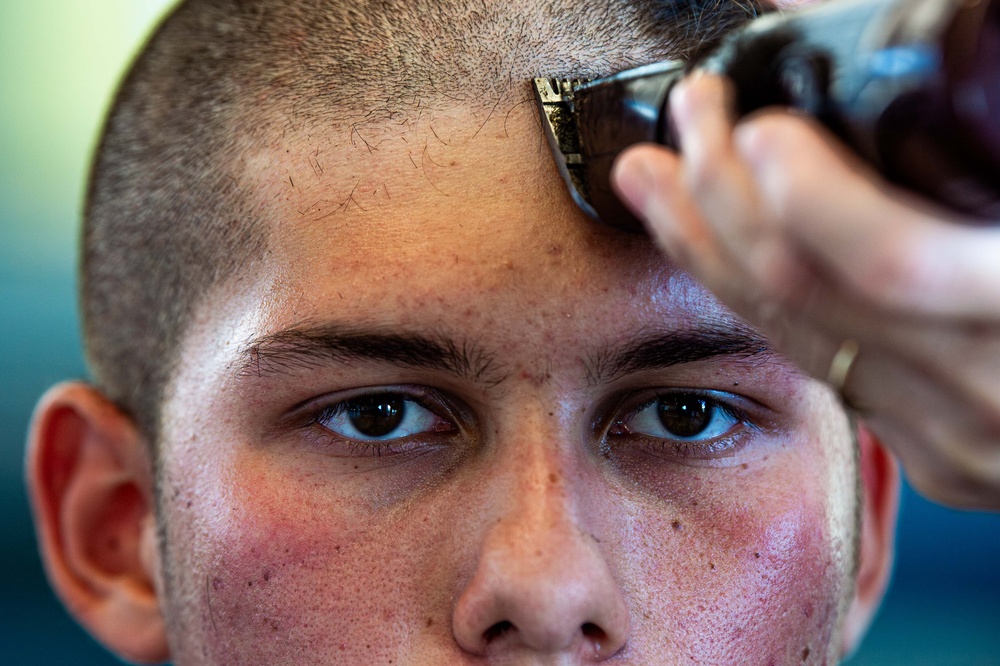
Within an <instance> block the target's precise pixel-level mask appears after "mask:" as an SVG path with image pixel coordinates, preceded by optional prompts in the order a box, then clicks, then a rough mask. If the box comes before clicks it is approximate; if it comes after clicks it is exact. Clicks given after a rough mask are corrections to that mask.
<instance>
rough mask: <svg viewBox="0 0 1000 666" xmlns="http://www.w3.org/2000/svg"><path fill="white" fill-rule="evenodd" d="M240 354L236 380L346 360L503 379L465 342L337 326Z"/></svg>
mask: <svg viewBox="0 0 1000 666" xmlns="http://www.w3.org/2000/svg"><path fill="white" fill-rule="evenodd" d="M242 352H243V353H242V356H243V363H242V366H241V367H240V375H256V376H257V377H263V376H266V375H272V374H282V373H288V372H293V371H295V370H307V369H310V368H315V367H320V366H323V365H328V364H330V363H331V362H334V363H336V362H341V363H346V362H351V361H378V362H383V363H391V364H394V365H398V366H405V367H410V368H420V369H431V370H443V371H445V372H448V373H451V374H454V375H457V376H459V377H462V378H464V379H468V380H470V381H473V382H476V383H481V384H485V385H487V386H495V385H497V384H499V383H500V382H502V381H503V379H504V377H505V375H504V373H502V372H501V371H500V369H499V366H498V363H497V362H496V358H495V357H494V356H493V355H491V354H488V353H486V351H485V350H483V349H482V348H481V347H479V346H478V345H475V344H472V343H470V342H461V343H459V342H456V341H455V340H453V339H451V338H447V337H445V336H441V335H418V334H414V333H400V332H397V331H387V330H380V329H378V328H375V329H371V328H366V329H361V328H357V327H352V326H344V325H336V324H330V325H320V326H310V325H299V326H295V327H292V328H288V329H284V330H282V331H279V332H277V333H272V334H269V335H265V336H262V337H260V338H256V339H254V340H252V341H250V342H249V343H247V344H246V345H244V347H243V350H242Z"/></svg>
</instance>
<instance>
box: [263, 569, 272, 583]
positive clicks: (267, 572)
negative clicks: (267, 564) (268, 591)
mask: <svg viewBox="0 0 1000 666" xmlns="http://www.w3.org/2000/svg"><path fill="white" fill-rule="evenodd" d="M269 580H271V572H270V571H267V570H265V571H264V582H267V581H269Z"/></svg>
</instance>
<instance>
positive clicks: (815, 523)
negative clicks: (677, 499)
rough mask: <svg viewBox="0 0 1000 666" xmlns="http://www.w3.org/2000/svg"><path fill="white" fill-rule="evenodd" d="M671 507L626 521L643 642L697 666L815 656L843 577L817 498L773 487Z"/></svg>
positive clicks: (823, 643) (828, 631) (822, 651)
mask: <svg viewBox="0 0 1000 666" xmlns="http://www.w3.org/2000/svg"><path fill="white" fill-rule="evenodd" d="M745 490H747V489H745ZM750 492H752V491H748V492H747V494H750ZM692 503H696V505H692ZM677 507H678V508H677V510H676V511H675V512H673V515H672V516H670V517H668V518H664V517H663V515H662V512H661V513H659V514H658V513H655V512H651V513H650V514H649V515H650V517H649V518H647V519H644V520H642V521H641V522H640V523H638V524H636V525H635V531H636V533H637V534H641V535H642V538H641V540H640V541H639V542H638V543H641V546H639V547H641V548H643V549H644V550H645V551H646V553H645V555H644V557H643V558H642V560H643V562H644V566H643V567H642V572H641V576H642V577H643V578H642V579H641V580H640V581H639V583H638V587H639V588H640V589H641V590H642V592H640V593H639V594H637V595H636V599H637V601H638V603H640V604H642V605H643V607H642V609H641V610H640V615H641V616H642V617H645V618H653V619H654V621H653V622H651V623H650V626H651V631H652V632H654V633H658V634H659V635H658V636H656V637H655V638H654V639H653V641H652V642H653V643H654V644H659V645H662V646H671V649H673V650H676V651H677V652H678V653H680V654H687V655H689V656H690V657H691V658H692V659H693V660H694V661H695V662H697V663H745V664H758V663H759V664H771V663H775V664H785V663H800V661H805V662H810V663H811V662H812V661H814V660H817V659H818V660H822V659H823V658H824V656H825V655H826V653H827V652H828V651H829V646H830V642H831V637H832V630H833V627H834V625H835V623H836V621H837V618H838V611H839V607H840V601H841V599H842V598H843V594H844V582H845V579H846V576H845V574H844V567H843V566H842V565H841V562H842V561H843V558H842V557H840V556H839V553H840V551H841V550H842V548H841V546H840V544H839V542H838V539H836V538H835V537H834V536H833V535H831V534H830V533H829V531H830V530H829V527H828V525H829V521H828V517H827V510H826V506H825V503H824V502H823V501H821V500H814V499H813V498H810V497H809V495H808V494H806V493H803V494H801V495H794V494H785V493H783V494H776V495H774V496H771V497H767V496H766V495H761V496H760V498H759V499H750V500H746V499H744V500H740V501H727V500H726V499H724V498H723V497H722V495H717V496H715V497H712V498H708V499H705V498H704V497H702V499H701V500H700V501H699V500H690V501H689V502H688V503H687V506H686V507H684V508H680V505H677ZM810 655H812V658H811V659H810ZM649 656H650V657H651V658H652V655H649Z"/></svg>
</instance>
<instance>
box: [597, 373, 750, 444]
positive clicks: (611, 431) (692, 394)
mask: <svg viewBox="0 0 1000 666" xmlns="http://www.w3.org/2000/svg"><path fill="white" fill-rule="evenodd" d="M679 397H681V398H693V399H697V400H703V401H705V402H706V403H708V404H709V405H711V406H712V407H713V408H714V409H718V410H720V412H721V413H722V414H723V415H725V416H728V417H729V418H731V419H733V420H734V421H735V423H734V425H733V427H731V428H729V429H728V430H727V431H726V432H725V433H723V434H722V435H720V436H718V437H713V438H710V439H708V440H704V441H702V440H698V439H682V438H672V439H671V438H662V437H655V436H651V435H647V434H644V433H640V432H634V431H631V430H630V429H629V425H628V424H629V422H630V421H631V420H632V419H634V418H635V417H636V416H637V415H638V414H640V413H641V412H642V411H644V410H646V409H647V408H649V407H651V406H653V405H655V404H656V403H658V402H659V401H661V400H664V399H667V398H679ZM635 400H638V402H637V403H635V404H634V405H633V406H631V407H629V408H628V409H627V410H626V411H625V412H624V414H622V415H621V416H616V417H615V418H613V419H612V420H611V424H610V426H609V427H608V429H607V431H606V436H605V442H604V443H603V446H604V447H605V448H606V449H607V448H612V447H615V448H617V447H618V446H622V445H624V444H625V440H626V439H628V440H630V441H637V442H639V443H640V445H641V446H642V447H643V448H645V449H646V450H647V451H648V452H650V453H652V454H654V455H668V456H671V457H674V458H681V459H713V458H721V457H726V456H729V455H733V454H735V453H737V452H738V451H739V450H740V449H741V448H743V446H745V445H746V444H747V441H746V440H747V437H746V436H747V435H748V434H750V432H753V431H758V430H760V427H759V426H758V425H757V423H756V422H755V420H754V419H753V417H752V416H751V415H750V413H749V412H748V411H747V410H746V409H743V408H741V407H739V406H738V405H736V404H734V401H736V400H740V398H739V396H734V395H732V394H728V393H720V392H716V391H697V390H684V389H678V390H670V391H656V392H654V393H653V394H652V395H650V394H649V393H648V392H644V393H641V394H638V395H637V396H631V397H629V398H626V401H625V404H628V403H629V402H632V401H635ZM622 430H624V432H622ZM616 431H617V432H616Z"/></svg>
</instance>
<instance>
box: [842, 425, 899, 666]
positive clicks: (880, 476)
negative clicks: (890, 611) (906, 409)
mask: <svg viewBox="0 0 1000 666" xmlns="http://www.w3.org/2000/svg"><path fill="white" fill-rule="evenodd" d="M857 439H858V447H859V449H860V455H859V463H858V465H859V474H860V476H861V494H862V496H861V500H860V501H861V536H860V539H861V541H860V544H859V548H858V565H857V574H856V577H855V588H854V597H853V600H852V602H851V606H850V608H849V610H848V612H847V617H846V618H845V621H844V626H843V631H842V634H841V646H842V647H841V654H842V655H843V656H845V657H846V656H847V655H849V654H850V653H851V652H853V651H854V650H855V649H856V648H857V646H858V644H860V642H861V639H862V638H863V637H864V635H865V632H866V631H867V630H868V626H869V624H871V621H872V619H873V618H874V616H875V612H876V611H877V610H878V607H879V604H880V603H881V602H882V597H883V596H885V591H886V588H887V587H888V585H889V578H890V575H891V573H892V564H893V558H894V553H895V543H896V517H897V515H898V513H899V492H900V483H901V481H900V472H899V463H898V462H897V461H896V459H895V457H893V456H892V454H891V453H889V452H888V450H886V449H885V447H883V446H882V443H881V442H880V441H879V440H878V438H877V437H876V436H875V435H874V434H873V433H872V432H871V431H870V430H869V429H868V427H867V426H866V425H865V424H863V423H858V424H857Z"/></svg>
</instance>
